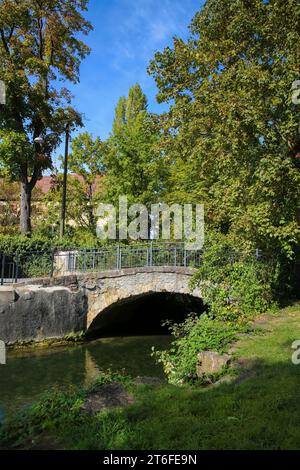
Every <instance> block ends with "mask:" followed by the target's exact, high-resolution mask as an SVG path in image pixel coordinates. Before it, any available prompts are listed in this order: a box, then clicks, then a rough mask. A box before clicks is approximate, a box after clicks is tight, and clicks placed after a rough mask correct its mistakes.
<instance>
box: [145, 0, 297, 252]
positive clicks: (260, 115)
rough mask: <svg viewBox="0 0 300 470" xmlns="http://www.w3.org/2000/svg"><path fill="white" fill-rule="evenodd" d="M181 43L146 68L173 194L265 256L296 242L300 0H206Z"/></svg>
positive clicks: (177, 41)
mask: <svg viewBox="0 0 300 470" xmlns="http://www.w3.org/2000/svg"><path fill="white" fill-rule="evenodd" d="M190 31H191V34H190V37H189V39H188V40H187V41H183V40H182V39H179V38H178V37H177V38H175V39H174V44H173V47H172V48H170V47H167V48H166V49H165V50H164V51H163V52H160V53H157V54H156V55H155V59H154V60H153V61H152V63H151V66H150V72H151V73H152V75H153V76H154V78H155V79H156V82H157V85H158V88H159V94H158V100H159V101H160V102H168V103H170V104H171V106H170V111H169V112H168V113H167V114H166V115H163V119H162V120H161V125H162V127H163V130H164V137H163V139H162V145H163V147H162V148H163V149H164V152H165V158H166V161H167V162H168V165H169V178H168V194H167V197H168V199H169V200H170V201H186V202H190V201H193V202H198V203H199V202H200V201H201V202H203V203H204V204H205V209H206V223H207V225H210V226H212V227H214V228H215V229H216V230H218V231H220V232H222V233H225V234H227V233H230V234H234V235H235V236H238V237H239V238H240V239H243V240H245V241H248V242H249V243H251V244H252V245H254V246H255V248H257V247H258V248H261V249H262V250H264V251H265V252H268V253H272V254H274V253H285V255H287V256H292V254H293V251H294V249H295V246H296V245H297V243H299V240H300V224H299V214H300V211H299V208H300V172H299V158H297V156H299V152H300V136H299V132H298V127H299V121H300V114H299V113H300V107H299V106H297V105H295V104H293V102H292V92H291V88H292V83H293V82H294V81H295V80H297V79H299V68H300V58H299V53H298V44H299V41H300V36H299V35H300V12H299V2H298V0H291V1H288V2H283V1H282V0H272V1H268V2H267V1H265V2H264V1H262V0H253V1H242V0H208V1H206V2H205V5H204V6H203V8H202V9H201V10H200V11H199V12H198V13H197V14H196V15H195V17H194V19H193V21H192V24H191V28H190Z"/></svg>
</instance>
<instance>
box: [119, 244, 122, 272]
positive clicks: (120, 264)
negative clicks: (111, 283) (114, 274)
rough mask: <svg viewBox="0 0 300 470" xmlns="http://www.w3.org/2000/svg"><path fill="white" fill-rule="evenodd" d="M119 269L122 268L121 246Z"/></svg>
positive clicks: (120, 250)
mask: <svg viewBox="0 0 300 470" xmlns="http://www.w3.org/2000/svg"><path fill="white" fill-rule="evenodd" d="M119 269H120V270H121V269H122V249H121V247H119Z"/></svg>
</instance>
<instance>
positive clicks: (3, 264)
mask: <svg viewBox="0 0 300 470" xmlns="http://www.w3.org/2000/svg"><path fill="white" fill-rule="evenodd" d="M4 267H5V254H4V253H2V263H1V286H3V284H4Z"/></svg>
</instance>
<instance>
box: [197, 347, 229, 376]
mask: <svg viewBox="0 0 300 470" xmlns="http://www.w3.org/2000/svg"><path fill="white" fill-rule="evenodd" d="M229 363H230V356H229V355H228V354H218V353H216V352H213V351H204V352H201V353H199V354H198V364H197V369H196V371H197V376H198V377H199V378H201V377H203V376H204V375H210V374H217V373H219V372H221V371H222V369H223V367H224V366H227V365H228V364H229Z"/></svg>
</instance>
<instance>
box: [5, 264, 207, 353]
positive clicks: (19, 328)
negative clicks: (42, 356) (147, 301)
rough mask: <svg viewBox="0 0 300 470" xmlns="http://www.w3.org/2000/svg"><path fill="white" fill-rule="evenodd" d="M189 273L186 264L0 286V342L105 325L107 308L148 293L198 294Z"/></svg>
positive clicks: (47, 337)
mask: <svg viewBox="0 0 300 470" xmlns="http://www.w3.org/2000/svg"><path fill="white" fill-rule="evenodd" d="M193 274H194V270H193V269H190V268H175V267H174V268H170V267H168V268H154V267H152V268H134V269H125V270H122V271H111V272H105V273H86V274H77V275H76V274H73V275H69V276H61V277H54V278H52V279H37V280H36V281H34V283H32V281H31V284H30V285H26V283H23V284H18V285H15V286H12V287H4V288H2V290H1V288H0V340H3V341H5V342H6V343H7V344H11V343H15V342H17V341H32V340H33V341H40V340H43V339H49V338H62V337H63V336H65V335H66V334H69V333H72V332H78V331H82V330H83V331H86V330H88V331H90V330H92V329H93V328H94V326H95V323H97V328H99V327H101V326H105V325H104V324H105V320H106V319H107V312H109V311H110V310H111V309H112V308H113V306H114V305H116V304H121V305H122V303H123V302H128V301H130V300H134V298H137V297H140V296H143V295H146V294H149V293H160V292H169V293H176V294H190V295H192V296H194V297H196V298H201V295H200V292H199V290H194V291H193V292H191V291H190V280H191V278H192V275H193ZM102 316H103V320H104V323H103V322H102V321H101V318H102ZM99 319H100V321H99ZM102 323H103V325H102Z"/></svg>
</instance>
